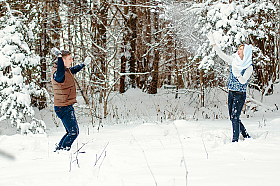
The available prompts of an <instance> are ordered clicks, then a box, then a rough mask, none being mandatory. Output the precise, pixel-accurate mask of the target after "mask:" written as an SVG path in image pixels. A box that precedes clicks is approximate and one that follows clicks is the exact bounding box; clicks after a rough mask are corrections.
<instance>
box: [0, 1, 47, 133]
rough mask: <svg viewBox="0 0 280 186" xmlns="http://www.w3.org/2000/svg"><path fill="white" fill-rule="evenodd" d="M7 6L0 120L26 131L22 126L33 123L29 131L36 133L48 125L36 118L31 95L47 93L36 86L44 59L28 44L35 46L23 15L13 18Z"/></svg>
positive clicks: (0, 33)
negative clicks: (40, 65) (41, 60)
mask: <svg viewBox="0 0 280 186" xmlns="http://www.w3.org/2000/svg"><path fill="white" fill-rule="evenodd" d="M5 5H6V12H7V13H6V14H5V15H4V16H3V17H1V18H0V28H1V30H0V59H1V61H0V103H1V104H0V105H1V106H0V121H1V120H5V119H10V121H11V124H12V125H13V126H16V125H17V126H18V127H19V128H23V124H22V123H26V122H29V121H31V120H33V122H31V124H28V125H27V126H28V127H27V129H31V130H32V129H33V130H34V132H36V130H37V127H39V126H41V127H44V123H43V122H42V121H39V120H36V119H35V118H33V117H34V109H33V107H32V106H31V95H37V96H38V95H44V94H46V92H45V90H44V89H42V90H40V87H39V86H38V85H37V84H36V83H37V80H38V77H39V70H40V69H39V66H38V65H39V62H40V57H39V56H38V55H36V54H35V53H34V52H33V51H31V50H30V48H29V47H28V44H27V42H26V41H28V42H31V43H32V40H33V39H34V38H33V34H32V31H31V30H30V29H29V27H28V26H26V25H25V24H24V18H23V17H22V15H21V14H20V13H19V12H17V14H18V15H17V16H16V15H12V12H11V10H10V7H9V4H8V3H6V4H5ZM30 27H31V26H30ZM25 126H26V125H25Z"/></svg>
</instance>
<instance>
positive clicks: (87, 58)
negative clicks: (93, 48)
mask: <svg viewBox="0 0 280 186" xmlns="http://www.w3.org/2000/svg"><path fill="white" fill-rule="evenodd" d="M90 63H91V58H90V57H86V59H85V61H84V65H89V64H90Z"/></svg>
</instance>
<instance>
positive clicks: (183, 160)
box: [173, 122, 188, 186]
mask: <svg viewBox="0 0 280 186" xmlns="http://www.w3.org/2000/svg"><path fill="white" fill-rule="evenodd" d="M173 125H174V127H175V129H176V131H177V135H178V138H179V142H180V144H181V149H182V160H181V162H184V165H185V169H186V186H187V185H188V169H187V165H186V160H185V155H184V154H185V153H184V147H183V144H182V141H181V138H180V135H179V131H178V129H177V127H176V125H175V123H174V122H173Z"/></svg>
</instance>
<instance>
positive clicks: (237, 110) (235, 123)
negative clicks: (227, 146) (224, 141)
mask: <svg viewBox="0 0 280 186" xmlns="http://www.w3.org/2000/svg"><path fill="white" fill-rule="evenodd" d="M245 99H246V92H238V91H231V90H230V91H229V93H228V111H229V116H230V120H231V122H232V130H233V138H232V141H233V142H235V141H238V139H239V134H240V132H241V133H242V135H243V136H244V137H245V136H247V132H246V129H245V127H244V125H243V124H242V122H241V120H240V114H241V111H242V108H243V105H244V103H245Z"/></svg>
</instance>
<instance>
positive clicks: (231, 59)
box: [207, 32, 253, 142]
mask: <svg viewBox="0 0 280 186" xmlns="http://www.w3.org/2000/svg"><path fill="white" fill-rule="evenodd" d="M207 37H208V39H209V41H210V44H211V45H213V47H214V49H215V51H216V53H217V54H218V56H219V57H220V58H222V59H223V60H224V61H226V62H227V63H228V64H229V65H231V71H230V75H229V78H228V84H227V87H228V89H229V93H228V110H229V116H230V120H231V122H232V129H233V138H232V142H238V139H239V134H240V132H241V134H242V135H243V137H244V138H250V136H249V134H248V133H247V132H246V129H245V127H244V125H243V124H242V122H241V120H240V114H241V111H242V108H243V105H244V103H245V99H246V89H247V81H248V79H249V78H250V76H251V74H252V72H253V65H252V48H251V47H250V46H249V45H246V44H245V45H243V44H242V45H240V46H239V47H238V50H237V52H236V53H235V54H234V55H232V56H229V55H226V54H225V53H224V52H222V50H221V49H220V48H219V47H218V46H217V45H216V43H215V40H214V37H213V35H212V33H211V32H210V33H209V34H208V35H207Z"/></svg>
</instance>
